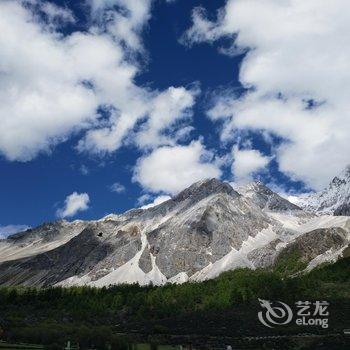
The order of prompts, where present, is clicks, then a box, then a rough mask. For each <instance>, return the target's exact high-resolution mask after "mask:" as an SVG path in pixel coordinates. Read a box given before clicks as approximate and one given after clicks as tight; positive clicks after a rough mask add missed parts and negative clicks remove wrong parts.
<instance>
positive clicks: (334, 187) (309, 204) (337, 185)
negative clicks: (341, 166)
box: [297, 165, 350, 216]
mask: <svg viewBox="0 0 350 350" xmlns="http://www.w3.org/2000/svg"><path fill="white" fill-rule="evenodd" d="M297 204H298V205H299V206H301V207H303V209H305V210H306V211H310V212H313V213H322V214H333V215H348V216H349V215H350V165H349V166H348V167H347V168H346V169H345V170H344V171H343V172H342V173H341V174H339V175H338V176H336V177H335V178H334V179H333V180H332V181H331V183H330V184H329V185H328V187H327V188H325V189H324V190H323V191H321V192H317V193H312V194H310V195H306V196H302V197H300V198H299V201H298V203H297Z"/></svg>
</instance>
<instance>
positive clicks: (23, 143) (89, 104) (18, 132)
mask: <svg viewBox="0 0 350 350" xmlns="http://www.w3.org/2000/svg"><path fill="white" fill-rule="evenodd" d="M31 3H32V4H34V5H36V4H40V8H41V11H44V12H46V13H47V15H48V17H49V18H52V20H49V21H45V20H42V18H41V17H39V16H38V14H37V11H34V10H33V9H35V6H34V5H33V6H34V7H33V6H32V7H31V6H29V7H28V6H22V2H21V1H19V0H18V1H9V0H5V1H1V2H0V12H1V14H2V15H1V17H0V31H1V33H2V35H1V36H0V50H1V57H0V118H1V123H0V154H2V155H4V156H5V157H6V158H7V159H9V160H20V161H28V160H31V159H33V158H35V157H36V156H37V155H38V154H39V153H41V152H46V153H48V152H50V151H51V149H52V148H53V147H54V146H55V145H56V144H58V143H60V142H63V141H65V140H67V139H68V138H69V137H71V136H72V135H73V134H75V133H78V132H79V131H86V134H85V136H84V137H83V138H82V139H81V140H80V142H79V144H78V146H77V149H78V150H79V151H81V152H83V151H84V152H92V153H108V152H114V151H115V150H117V149H118V148H120V147H121V146H122V145H123V143H125V142H127V143H133V144H135V145H139V146H140V147H143V146H144V145H145V144H152V145H153V144H154V145H160V144H164V143H169V142H170V141H171V140H169V138H166V137H164V136H163V135H162V133H163V132H165V131H166V130H167V129H168V128H169V127H170V126H172V128H174V131H175V132H176V130H177V128H178V125H177V122H179V121H180V120H182V121H184V120H185V119H186V118H187V117H188V116H189V115H190V113H189V109H190V108H191V106H192V105H193V103H194V102H193V99H194V95H195V91H194V90H193V89H189V90H186V89H185V88H183V87H177V88H175V87H171V88H169V89H167V90H165V91H164V92H162V91H152V90H151V89H150V88H147V87H139V86H137V85H136V83H135V81H134V79H135V76H136V74H138V73H139V72H140V70H141V66H140V62H138V61H137V60H136V58H135V57H134V56H133V55H132V54H131V55H130V49H131V50H140V52H143V51H142V48H141V47H140V46H141V42H140V35H141V31H142V28H143V27H144V25H145V24H146V23H147V21H148V19H149V18H150V8H151V1H148V0H147V1H144V0H142V1H141V0H137V1H132V2H130V1H126V0H113V1H112V0H111V1H94V2H93V6H94V7H93V8H94V10H93V11H94V13H93V19H92V25H91V27H90V28H89V29H88V30H87V31H86V32H79V31H76V32H73V33H71V34H69V35H63V34H62V33H61V32H60V29H61V28H60V27H59V25H58V24H59V23H61V25H63V24H62V22H64V21H63V20H62V18H64V19H65V21H67V20H69V15H70V14H71V13H70V12H69V10H67V9H63V8H60V7H58V6H56V5H53V4H51V3H48V2H37V1H36V0H31ZM114 5H117V7H113V6H114ZM32 11H34V13H33V12H32ZM94 16H96V17H94ZM99 16H102V17H101V19H102V18H103V19H104V20H103V21H100V20H99ZM108 16H109V20H107V17H108ZM57 17H60V18H61V22H59V21H58V22H57V20H56V19H57ZM71 20H73V19H71ZM53 22H54V24H55V25H53ZM123 30H125V32H123ZM131 34H132V35H131ZM162 101H163V102H162ZM164 101H165V102H164ZM164 103H165V104H166V105H167V106H169V108H168V109H167V108H165V107H164ZM99 107H102V108H103V109H104V110H105V111H106V114H107V115H103V118H101V115H98V113H97V111H98V110H99ZM165 113H169V114H171V115H165ZM187 119H189V118H187ZM141 121H145V122H146V126H145V128H144V130H143V132H142V133H141V134H140V135H139V136H138V135H134V134H133V133H132V130H133V129H134V127H135V126H136V125H138V124H140V122H141ZM131 136H133V138H132V139H131ZM151 137H154V139H153V140H151V139H150V138H151ZM158 139H159V140H158ZM175 140H176V137H175ZM172 142H174V141H172ZM152 145H151V146H152Z"/></svg>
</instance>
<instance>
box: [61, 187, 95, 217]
mask: <svg viewBox="0 0 350 350" xmlns="http://www.w3.org/2000/svg"><path fill="white" fill-rule="evenodd" d="M89 202H90V198H89V195H88V194H87V193H77V192H73V193H72V194H70V195H69V196H67V198H66V199H65V201H64V206H63V208H60V209H58V210H57V212H56V214H57V216H58V217H60V218H66V217H72V216H74V215H75V214H77V213H78V212H80V211H85V210H87V209H89Z"/></svg>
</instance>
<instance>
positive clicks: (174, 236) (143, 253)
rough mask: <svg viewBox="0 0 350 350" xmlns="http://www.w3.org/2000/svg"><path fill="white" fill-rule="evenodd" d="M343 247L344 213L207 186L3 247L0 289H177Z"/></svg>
mask: <svg viewBox="0 0 350 350" xmlns="http://www.w3.org/2000/svg"><path fill="white" fill-rule="evenodd" d="M349 241H350V218H349V217H347V216H338V217H336V216H331V215H316V214H314V213H313V212H311V213H310V212H307V211H305V210H302V209H301V208H300V207H298V206H296V205H294V204H292V203H290V202H288V201H287V200H286V199H284V198H282V197H280V196H279V195H278V194H276V193H274V192H273V191H271V190H270V189H269V188H267V187H266V186H265V185H263V184H262V183H260V182H257V183H252V184H249V185H247V186H246V187H241V188H239V189H238V191H236V190H234V189H233V188H232V187H231V186H230V185H229V184H228V183H225V182H221V181H219V180H216V179H208V180H203V181H200V182H197V183H195V184H193V185H192V186H190V187H189V188H187V189H185V190H184V191H182V192H180V193H179V194H178V195H176V196H174V197H173V198H172V199H170V200H168V201H166V202H163V203H161V204H159V205H157V206H155V207H152V208H148V209H133V210H130V211H128V212H126V213H124V214H121V215H114V214H112V215H108V216H106V217H105V218H102V219H101V220H97V221H88V222H84V221H74V222H67V221H59V222H55V223H51V224H44V225H42V226H39V227H37V228H35V229H31V230H27V231H25V232H22V233H19V234H16V235H14V236H11V237H9V238H8V239H6V240H1V241H0V284H2V285H31V286H49V285H63V286H71V285H90V286H97V287H102V286H108V285H111V284H118V283H140V284H148V283H150V282H152V283H154V284H157V285H161V284H164V283H168V282H169V283H183V282H185V281H188V280H190V281H202V280H205V279H209V278H214V277H216V276H218V275H219V274H220V273H222V272H223V271H227V270H230V269H235V268H238V267H248V268H253V269H254V268H258V267H273V266H277V265H278V266H280V265H281V264H282V263H283V262H284V261H285V260H286V259H287V260H288V257H289V256H290V255H291V254H292V256H293V259H294V260H295V256H296V257H297V260H298V261H300V266H302V267H303V269H310V268H312V267H314V266H317V265H318V264H319V263H322V262H325V261H333V260H336V259H338V258H339V257H340V256H343V255H344V254H345V253H346V252H348V250H349V249H348V247H349ZM294 260H293V261H294ZM281 261H282V263H281ZM282 265H283V264H282ZM294 272H295V271H293V273H294Z"/></svg>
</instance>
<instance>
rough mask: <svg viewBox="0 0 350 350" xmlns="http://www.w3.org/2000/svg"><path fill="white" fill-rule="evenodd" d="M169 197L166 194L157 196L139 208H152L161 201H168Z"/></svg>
mask: <svg viewBox="0 0 350 350" xmlns="http://www.w3.org/2000/svg"><path fill="white" fill-rule="evenodd" d="M169 199H171V197H170V196H166V195H162V196H158V197H156V198H155V199H154V200H153V202H151V203H148V204H145V205H143V206H142V207H141V209H149V208H153V207H155V206H156V205H158V204H162V203H164V202H166V201H168V200H169Z"/></svg>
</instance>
